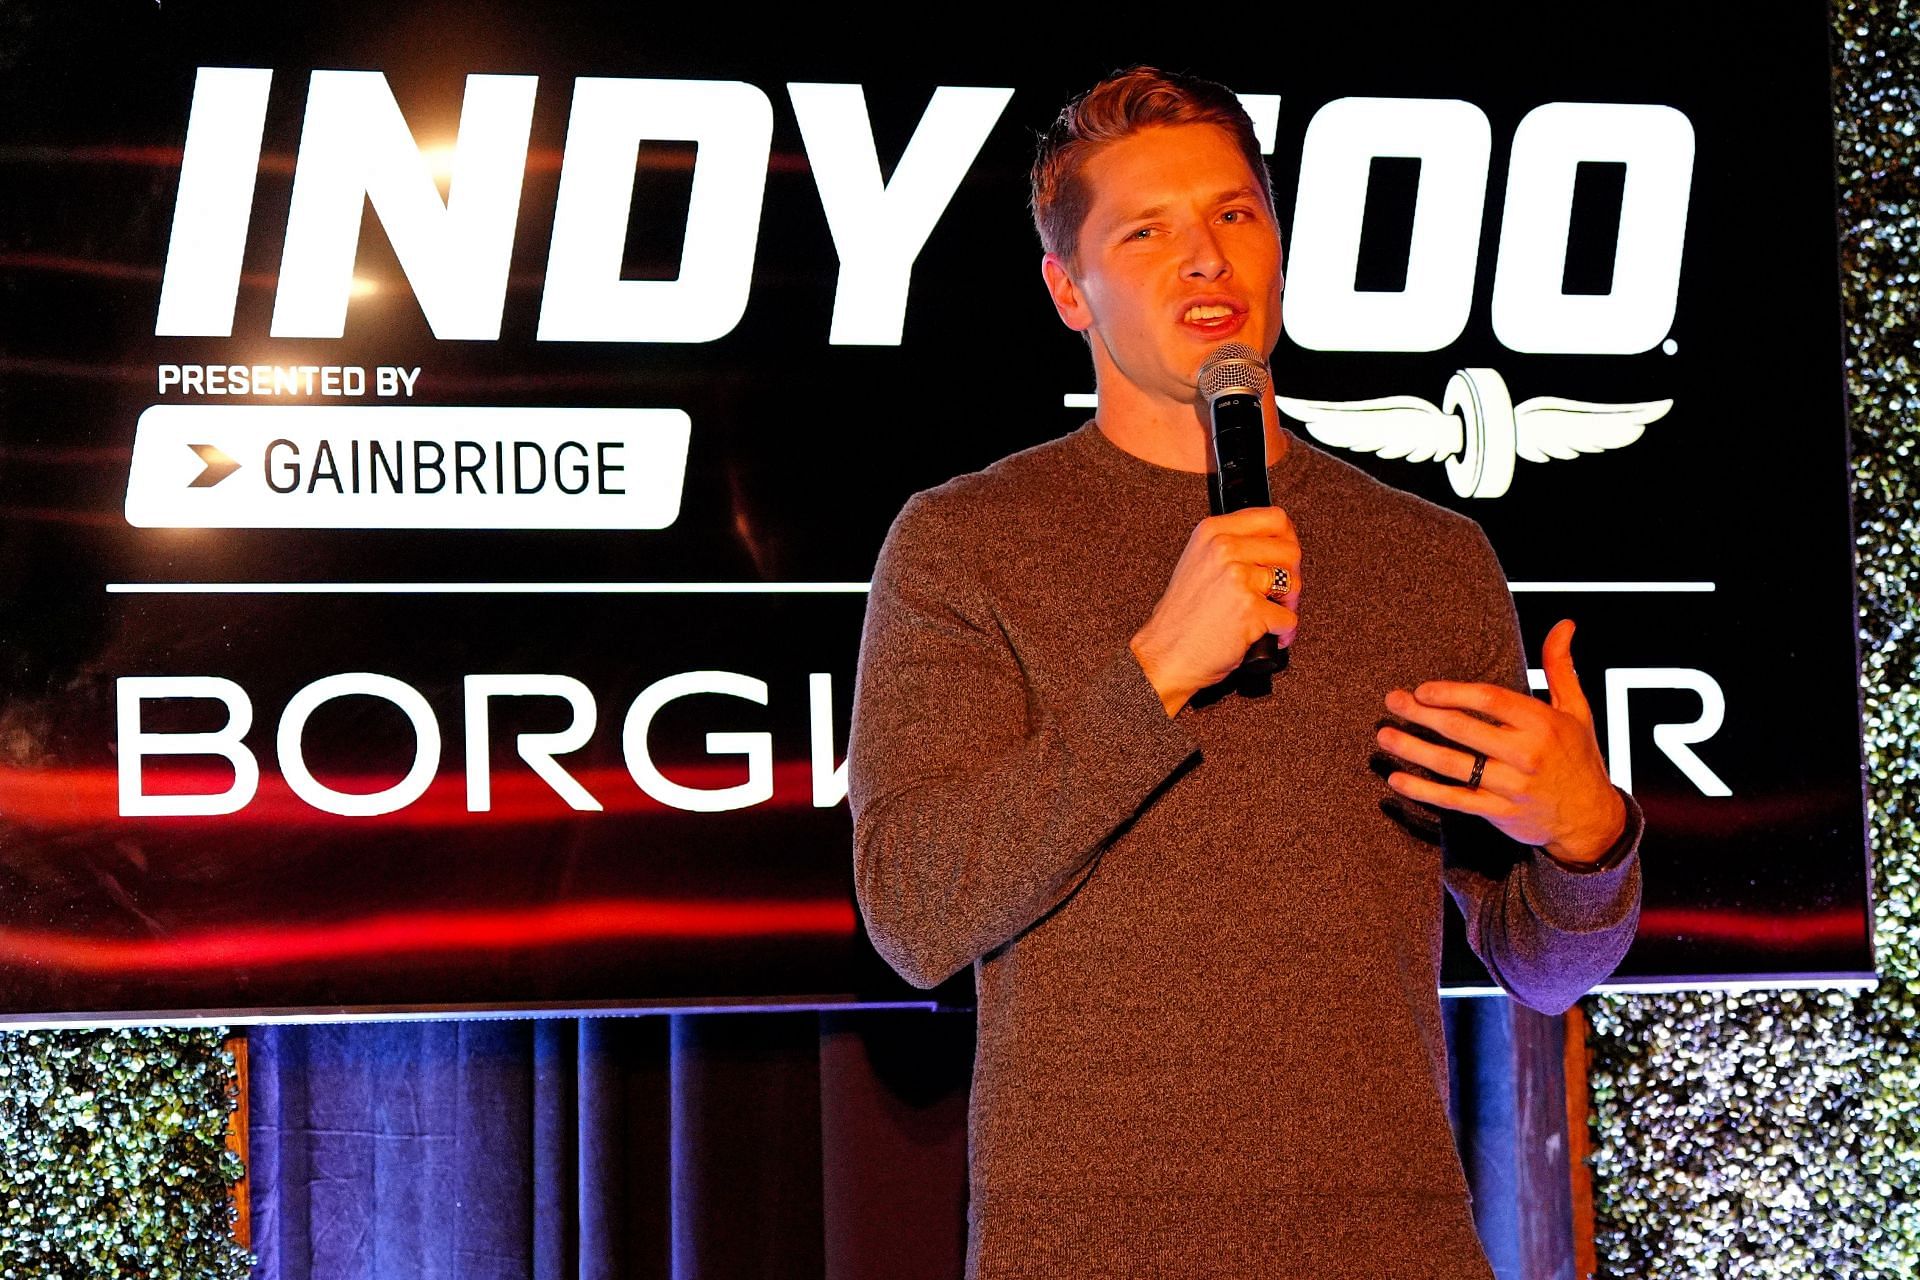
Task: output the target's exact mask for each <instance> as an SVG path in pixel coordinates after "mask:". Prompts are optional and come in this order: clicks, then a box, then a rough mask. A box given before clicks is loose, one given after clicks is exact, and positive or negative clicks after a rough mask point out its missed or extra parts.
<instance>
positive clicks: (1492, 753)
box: [1387, 689, 1520, 764]
mask: <svg viewBox="0 0 1920 1280" xmlns="http://www.w3.org/2000/svg"><path fill="white" fill-rule="evenodd" d="M1387 710H1388V711H1391V712H1392V713H1393V714H1394V715H1396V716H1398V717H1400V718H1401V719H1402V720H1405V721H1406V722H1407V723H1409V724H1417V725H1419V726H1421V727H1422V728H1426V729H1431V730H1433V731H1434V732H1435V733H1437V734H1439V735H1440V736H1441V737H1443V738H1446V739H1448V740H1449V741H1450V742H1451V743H1453V744H1454V745H1457V746H1461V747H1465V748H1466V749H1467V750H1469V751H1479V752H1483V753H1484V754H1485V755H1486V756H1487V757H1488V758H1489V759H1492V760H1504V761H1506V762H1507V763H1508V764H1518V763H1519V759H1518V753H1519V749H1520V744H1519V743H1518V742H1516V741H1515V739H1516V738H1518V737H1519V736H1520V735H1519V734H1517V733H1516V732H1515V731H1514V730H1512V729H1509V728H1507V727H1506V726H1505V725H1499V724H1488V723H1487V722H1486V721H1485V720H1482V719H1479V718H1478V717H1476V716H1470V715H1468V714H1467V713H1466V712H1464V711H1452V710H1448V709H1447V708H1445V707H1429V706H1426V705H1424V704H1423V703H1421V702H1419V701H1418V700H1416V699H1415V698H1413V697H1412V696H1411V695H1409V694H1408V693H1407V692H1406V690H1404V689H1395V690H1394V691H1393V692H1392V693H1390V694H1388V695H1387Z"/></svg>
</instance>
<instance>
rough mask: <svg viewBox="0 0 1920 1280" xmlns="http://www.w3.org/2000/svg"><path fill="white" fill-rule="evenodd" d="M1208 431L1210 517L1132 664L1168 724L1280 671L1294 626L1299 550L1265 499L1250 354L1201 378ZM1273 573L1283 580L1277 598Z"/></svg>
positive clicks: (1255, 373) (1257, 390)
mask: <svg viewBox="0 0 1920 1280" xmlns="http://www.w3.org/2000/svg"><path fill="white" fill-rule="evenodd" d="M1199 383H1200V390H1201V394H1202V395H1203V396H1205V398H1206V399H1207V402H1208V408H1209V410H1210V416H1211V419H1212V426H1213V458H1212V460H1213V467H1212V470H1211V471H1210V472H1209V473H1208V490H1209V493H1210V495H1211V498H1212V502H1213V509H1214V511H1215V513H1216V514H1214V515H1212V516H1209V517H1208V518H1207V519H1205V520H1202V521H1201V522H1200V523H1199V524H1197V525H1195V526H1194V530H1193V533H1192V534H1191V535H1190V536H1189V537H1188V539H1187V545H1186V548H1185V549H1184V550H1183V551H1182V552H1181V554H1180V560H1179V562H1178V563H1177V564H1175V565H1174V569H1173V577H1172V578H1171V579H1170V580H1169V582H1168V583H1167V589H1166V591H1165V593H1164V594H1162V596H1161V597H1160V603H1159V604H1158V605H1156V606H1155V608H1154V611H1153V615H1152V617H1150V618H1148V619H1147V623H1146V625H1145V626H1143V627H1142V628H1141V629H1140V631H1139V632H1138V633H1137V634H1136V635H1135V636H1134V638H1133V641H1132V648H1133V652H1134V656H1135V657H1136V658H1138V659H1139V661H1140V666H1141V669H1142V670H1143V671H1145V672H1146V675H1147V678H1148V680H1149V681H1151V682H1152V684H1153V686H1154V688H1155V690H1156V691H1158V692H1159V694H1160V701H1161V704H1162V705H1163V706H1165V707H1166V709H1167V714H1168V715H1173V714H1175V713H1176V712H1178V711H1179V709H1180V708H1181V707H1182V706H1183V705H1185V703H1186V702H1187V700H1188V699H1189V698H1191V697H1192V696H1193V695H1194V694H1195V693H1198V692H1199V691H1200V690H1202V689H1205V688H1209V687H1211V686H1213V685H1215V684H1218V683H1220V682H1221V681H1222V680H1224V679H1226V678H1227V677H1228V676H1231V675H1235V674H1236V673H1239V674H1240V675H1241V676H1242V677H1243V678H1245V677H1252V678H1254V679H1261V678H1265V677H1268V676H1270V675H1271V674H1272V673H1273V672H1274V671H1277V670H1279V669H1281V668H1282V667H1283V666H1284V662H1285V652H1284V650H1285V647H1286V646H1288V645H1291V644H1292V643H1293V637H1294V633H1295V631H1296V630H1298V628H1299V626H1300V619H1299V615H1298V613H1297V612H1296V610H1297V609H1298V608H1299V604H1300V540H1299V538H1298V536H1297V535H1296V534H1295V532H1294V528H1293V522H1292V521H1291V520H1290V519H1288V518H1287V513H1286V512H1284V511H1282V510H1281V509H1280V508H1278V507H1275V506H1273V505H1271V495H1270V494H1269V493H1268V490H1267V448H1266V424H1265V418H1264V416H1263V414H1262V409H1261V403H1262V400H1263V398H1264V396H1265V393H1266V385H1267V373H1266V367H1265V365H1264V364H1263V363H1262V362H1261V360H1260V358H1259V356H1258V354H1257V353H1255V352H1254V350H1253V349H1252V348H1251V347H1247V346H1244V345H1242V344H1240V343H1227V344H1225V345H1224V346H1222V347H1220V348H1218V349H1217V350H1215V351H1214V353H1213V354H1212V355H1211V356H1209V357H1208V359H1207V362H1206V363H1205V364H1204V365H1202V366H1201V369H1200V378H1199ZM1276 570H1280V571H1283V572H1284V575H1285V580H1284V582H1281V583H1279V584H1278V585H1279V586H1280V587H1282V588H1283V589H1282V590H1280V591H1278V592H1277V593H1276V594H1275V595H1272V596H1270V595H1269V594H1268V593H1269V592H1270V591H1273V590H1274V588H1275V587H1276V578H1277V577H1278V576H1279V575H1277V574H1276V572H1275V571H1276Z"/></svg>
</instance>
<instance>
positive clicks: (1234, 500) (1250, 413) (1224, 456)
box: [1207, 391, 1287, 677]
mask: <svg viewBox="0 0 1920 1280" xmlns="http://www.w3.org/2000/svg"><path fill="white" fill-rule="evenodd" d="M1208 408H1209V410H1210V412H1211V415H1212V418H1213V467H1212V469H1211V470H1210V471H1208V472H1207V498H1208V501H1209V502H1210V504H1211V505H1212V507H1213V514H1214V515H1217V516H1221V515H1225V514H1227V513H1228V512H1229V511H1239V510H1240V509H1242V508H1243V507H1265V506H1271V505H1272V503H1273V495H1272V493H1271V492H1270V491H1269V490H1268V488H1267V427H1266V418H1265V416H1264V415H1263V414H1262V413H1261V405H1260V397H1259V396H1257V395H1254V394H1252V393H1250V392H1241V391H1229V392H1227V393H1225V394H1224V395H1218V396H1215V397H1214V398H1213V400H1212V402H1211V403H1210V404H1209V406H1208ZM1286 664H1287V653H1286V650H1284V649H1282V648H1281V647H1280V642H1279V641H1278V640H1277V639H1275V638H1274V636H1273V634H1272V633H1271V632H1269V633H1268V634H1266V635H1264V636H1261V637H1260V638H1259V639H1258V640H1255V641H1254V642H1253V644H1252V645H1250V646H1249V647H1248V649H1247V656H1246V658H1245V659H1244V660H1243V661H1242V662H1241V663H1240V668H1239V670H1238V671H1237V672H1236V673H1235V675H1236V676H1253V677H1259V676H1270V675H1272V674H1274V673H1275V672H1277V671H1279V670H1281V669H1282V668H1283V667H1285V666H1286Z"/></svg>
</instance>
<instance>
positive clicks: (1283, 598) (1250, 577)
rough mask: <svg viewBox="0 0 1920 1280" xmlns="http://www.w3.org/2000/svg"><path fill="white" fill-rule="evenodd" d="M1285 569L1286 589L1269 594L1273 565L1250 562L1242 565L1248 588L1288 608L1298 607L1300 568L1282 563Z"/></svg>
mask: <svg viewBox="0 0 1920 1280" xmlns="http://www.w3.org/2000/svg"><path fill="white" fill-rule="evenodd" d="M1281 567H1282V568H1285V569H1286V570H1287V589H1286V590H1285V591H1283V592H1282V593H1281V594H1279V595H1277V596H1276V595H1272V594H1270V593H1271V592H1272V590H1273V578H1274V573H1273V569H1274V566H1272V565H1267V564H1250V565H1246V566H1243V568H1244V577H1245V578H1246V582H1247V586H1248V589H1249V590H1251V591H1252V592H1253V593H1254V594H1255V595H1258V596H1265V597H1266V598H1267V599H1269V600H1271V601H1273V602H1274V603H1275V604H1284V605H1286V606H1287V607H1288V608H1289V609H1297V608H1299V607H1300V569H1299V567H1298V566H1286V565H1282V566H1281Z"/></svg>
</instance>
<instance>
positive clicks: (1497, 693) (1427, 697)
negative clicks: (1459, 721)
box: [1411, 680, 1547, 728]
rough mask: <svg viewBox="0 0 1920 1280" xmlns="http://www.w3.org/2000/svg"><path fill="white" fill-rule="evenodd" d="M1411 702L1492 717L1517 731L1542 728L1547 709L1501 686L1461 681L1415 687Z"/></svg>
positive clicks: (1525, 695) (1531, 699)
mask: <svg viewBox="0 0 1920 1280" xmlns="http://www.w3.org/2000/svg"><path fill="white" fill-rule="evenodd" d="M1411 693H1412V697H1413V700H1414V701H1415V702H1416V703H1417V704H1419V705H1420V706H1422V707H1458V708H1462V709H1464V710H1467V711H1478V712H1480V713H1481V714H1482V715H1488V716H1492V717H1493V718H1494V719H1495V720H1498V721H1499V722H1500V723H1501V724H1506V725H1513V726H1514V727H1516V728H1522V727H1531V726H1535V725H1540V724H1544V723H1545V722H1546V717H1547V708H1546V707H1545V706H1543V705H1541V703H1540V700H1539V699H1538V698H1535V697H1533V696H1531V695H1529V694H1524V693H1515V692H1514V691H1513V690H1511V689H1509V688H1506V687H1505V686H1504V685H1497V684H1478V683H1469V682H1467V681H1464V680H1429V681H1427V682H1426V683H1424V684H1421V685H1417V686H1415V687H1414V688H1413V689H1412V690H1411Z"/></svg>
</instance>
